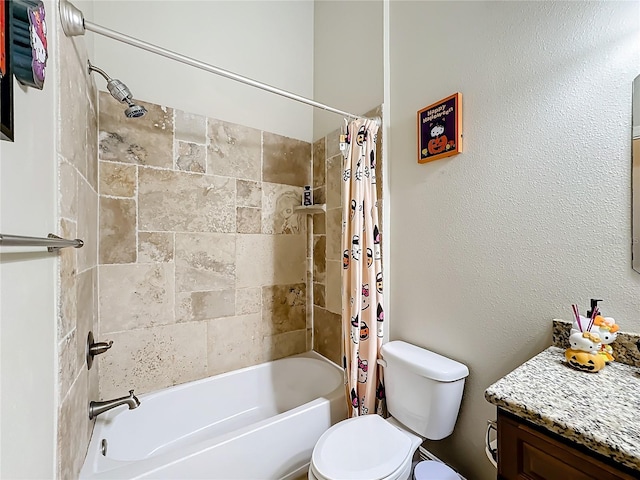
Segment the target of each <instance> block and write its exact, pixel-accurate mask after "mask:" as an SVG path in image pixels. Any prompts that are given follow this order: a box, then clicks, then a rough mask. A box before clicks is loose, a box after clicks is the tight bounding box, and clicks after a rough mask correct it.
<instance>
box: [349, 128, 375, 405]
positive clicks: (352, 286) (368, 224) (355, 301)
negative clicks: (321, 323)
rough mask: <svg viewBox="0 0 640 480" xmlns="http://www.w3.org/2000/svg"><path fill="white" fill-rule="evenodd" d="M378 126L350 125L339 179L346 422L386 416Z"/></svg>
mask: <svg viewBox="0 0 640 480" xmlns="http://www.w3.org/2000/svg"><path fill="white" fill-rule="evenodd" d="M377 133H378V124H377V123H376V122H375V121H373V120H364V119H360V120H354V121H352V122H351V123H350V124H349V128H348V137H347V141H348V146H347V151H346V153H345V158H344V164H343V169H342V172H343V175H342V180H343V182H342V203H343V212H342V252H343V264H342V266H343V275H342V328H343V344H344V356H343V366H344V369H345V384H346V388H347V401H348V402H349V405H350V416H351V417H356V416H359V415H365V414H367V413H378V414H380V415H383V414H384V384H383V381H382V367H380V366H379V365H378V364H377V359H378V355H379V351H380V346H381V345H382V336H383V333H384V329H383V326H384V311H383V305H382V255H381V251H380V239H381V233H380V224H379V222H378V201H377V194H376V175H375V171H376V169H375V167H376V155H375V152H376V138H377Z"/></svg>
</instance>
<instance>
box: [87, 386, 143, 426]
mask: <svg viewBox="0 0 640 480" xmlns="http://www.w3.org/2000/svg"><path fill="white" fill-rule="evenodd" d="M120 405H127V406H128V407H129V410H133V409H134V408H138V407H139V406H140V400H138V397H136V396H135V395H134V394H133V390H129V395H128V396H126V397H120V398H114V399H113V400H105V401H104V402H91V403H90V404H89V420H91V419H93V418H96V417H97V416H98V415H100V414H101V413H104V412H106V411H108V410H111V409H112V408H116V407H119V406H120Z"/></svg>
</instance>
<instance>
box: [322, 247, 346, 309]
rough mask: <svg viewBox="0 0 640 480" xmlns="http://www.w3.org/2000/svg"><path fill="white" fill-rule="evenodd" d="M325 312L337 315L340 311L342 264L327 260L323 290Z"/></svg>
mask: <svg viewBox="0 0 640 480" xmlns="http://www.w3.org/2000/svg"><path fill="white" fill-rule="evenodd" d="M325 303H326V305H327V310H328V311H329V312H332V313H337V314H339V313H340V312H341V311H342V263H341V262H336V261H333V260H327V283H326V289H325Z"/></svg>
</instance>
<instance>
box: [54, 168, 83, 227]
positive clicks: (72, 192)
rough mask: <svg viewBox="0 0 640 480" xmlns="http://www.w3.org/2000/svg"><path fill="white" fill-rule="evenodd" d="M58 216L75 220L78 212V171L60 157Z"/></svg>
mask: <svg viewBox="0 0 640 480" xmlns="http://www.w3.org/2000/svg"><path fill="white" fill-rule="evenodd" d="M58 165H59V167H60V173H59V175H60V177H59V185H60V216H61V217H63V218H68V219H70V220H75V219H76V216H77V214H78V173H77V170H76V169H75V168H74V167H72V166H71V164H70V163H68V162H67V161H65V160H62V159H60V160H59V162H58Z"/></svg>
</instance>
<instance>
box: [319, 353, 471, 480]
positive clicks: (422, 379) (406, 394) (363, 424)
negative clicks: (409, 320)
mask: <svg viewBox="0 0 640 480" xmlns="http://www.w3.org/2000/svg"><path fill="white" fill-rule="evenodd" d="M380 353H381V355H382V358H383V360H382V361H381V364H382V365H383V367H384V383H385V390H386V396H387V408H388V410H389V413H390V414H391V415H392V417H389V418H388V419H386V420H385V419H383V418H382V417H380V416H379V415H363V416H360V417H354V418H350V419H348V420H344V421H342V422H339V423H337V424H335V425H334V426H332V427H331V428H329V429H328V430H327V431H326V432H325V433H324V434H323V435H322V436H321V437H320V439H319V440H318V443H316V446H315V447H314V449H313V455H312V457H311V463H310V465H309V479H310V480H406V479H408V478H409V476H410V475H411V462H412V460H413V454H414V452H415V451H416V449H417V448H418V446H420V444H421V443H422V441H423V440H424V438H428V439H430V440H440V439H443V438H445V437H447V436H448V435H450V434H451V432H453V427H454V425H455V423H456V418H457V417H458V410H459V409H460V400H461V399H462V390H463V389H464V379H465V378H466V377H467V376H468V375H469V369H468V368H467V367H466V366H465V365H463V364H461V363H458V362H456V361H455V360H451V359H449V358H446V357H443V356H441V355H438V354H437V353H433V352H430V351H428V350H424V349H422V348H420V347H416V346H415V345H411V344H409V343H406V342H401V341H393V342H389V343H385V344H384V345H383V346H382V349H381V351H380ZM430 471H432V472H433V475H431V474H430V473H429V472H430ZM416 478H419V480H423V479H431V480H449V479H459V478H460V477H459V476H458V475H457V474H456V473H455V472H454V471H453V470H451V469H450V468H449V467H447V466H446V465H444V464H442V463H438V462H426V463H425V464H424V465H422V468H421V469H420V476H419V477H416Z"/></svg>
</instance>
